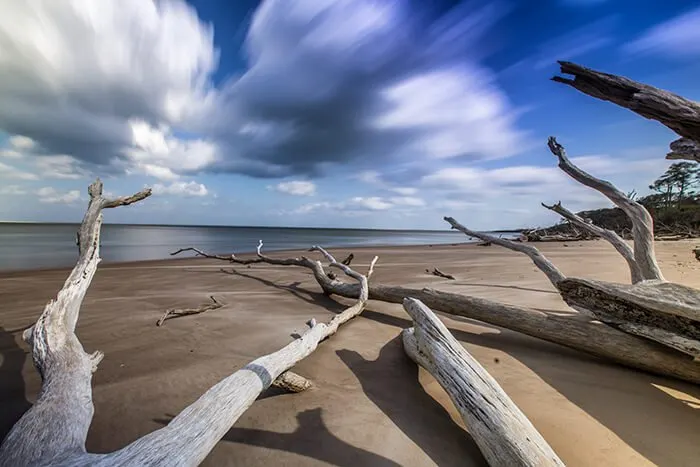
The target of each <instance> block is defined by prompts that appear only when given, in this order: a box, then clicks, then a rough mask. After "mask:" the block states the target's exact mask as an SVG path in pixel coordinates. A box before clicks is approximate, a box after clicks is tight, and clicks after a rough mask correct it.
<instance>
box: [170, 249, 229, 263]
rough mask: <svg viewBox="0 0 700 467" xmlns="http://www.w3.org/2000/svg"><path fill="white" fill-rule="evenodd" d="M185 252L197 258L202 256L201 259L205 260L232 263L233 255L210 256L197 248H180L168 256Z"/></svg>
mask: <svg viewBox="0 0 700 467" xmlns="http://www.w3.org/2000/svg"><path fill="white" fill-rule="evenodd" d="M185 251H194V252H195V254H196V255H197V256H203V257H205V258H210V259H220V260H223V261H231V262H233V255H229V256H224V255H212V254H210V253H205V252H203V251H202V250H200V249H198V248H194V247H189V248H180V249H179V250H177V251H173V252H172V253H170V256H175V255H179V254H180V253H184V252H185Z"/></svg>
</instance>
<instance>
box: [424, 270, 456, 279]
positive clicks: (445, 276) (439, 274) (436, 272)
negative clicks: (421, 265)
mask: <svg viewBox="0 0 700 467" xmlns="http://www.w3.org/2000/svg"><path fill="white" fill-rule="evenodd" d="M425 272H427V273H428V274H432V275H433V276H437V277H442V278H443V279H449V280H451V281H454V280H457V278H456V277H455V276H453V275H452V274H447V273H444V272H442V271H440V270H439V269H438V268H433V270H432V271H431V270H430V269H426V270H425Z"/></svg>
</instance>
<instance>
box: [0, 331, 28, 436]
mask: <svg viewBox="0 0 700 467" xmlns="http://www.w3.org/2000/svg"><path fill="white" fill-rule="evenodd" d="M27 355H29V353H28V352H26V351H25V350H24V349H23V348H22V347H20V346H19V345H18V344H17V337H16V335H15V333H14V332H11V331H8V330H6V329H5V328H3V327H2V326H0V359H1V360H0V361H1V363H0V395H1V396H0V440H2V439H5V436H7V434H8V433H9V432H10V430H11V429H12V427H13V426H14V424H15V423H17V421H18V420H19V419H20V418H21V417H22V415H24V413H25V412H26V411H27V410H29V408H30V407H31V406H32V403H31V402H29V401H28V400H27V398H26V395H25V389H26V385H25V382H24V376H23V375H22V370H23V368H24V363H25V361H26V359H27Z"/></svg>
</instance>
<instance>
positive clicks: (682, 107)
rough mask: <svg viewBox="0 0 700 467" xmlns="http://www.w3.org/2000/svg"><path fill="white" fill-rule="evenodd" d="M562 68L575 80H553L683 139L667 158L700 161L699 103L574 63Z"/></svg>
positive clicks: (561, 62) (558, 77) (559, 77)
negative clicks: (666, 128)
mask: <svg viewBox="0 0 700 467" xmlns="http://www.w3.org/2000/svg"><path fill="white" fill-rule="evenodd" d="M559 65H560V66H561V73H564V74H569V75H573V76H574V78H573V79H570V78H565V77H562V76H555V77H553V78H552V80H553V81H555V82H558V83H563V84H567V85H569V86H571V87H573V88H575V89H578V90H579V91H581V92H582V93H584V94H588V95H589V96H592V97H595V98H597V99H601V100H604V101H609V102H612V103H614V104H617V105H619V106H621V107H625V108H627V109H630V110H631V111H633V112H635V113H637V114H639V115H641V116H642V117H645V118H648V119H650V120H656V121H657V122H660V123H662V124H663V125H665V126H667V127H668V128H670V129H671V130H673V131H675V132H676V133H677V134H678V135H680V136H682V137H683V138H681V139H679V140H676V141H674V142H673V143H672V145H671V152H670V153H669V155H668V156H667V158H669V159H688V160H695V161H700V157H699V156H700V152H699V151H698V148H699V147H698V143H700V104H698V103H697V102H694V101H691V100H688V99H685V98H683V97H681V96H678V95H676V94H673V93H671V92H668V91H664V90H662V89H658V88H655V87H653V86H649V85H647V84H643V83H639V82H637V81H633V80H631V79H629V78H625V77H622V76H617V75H612V74H608V73H602V72H600V71H596V70H592V69H590V68H586V67H583V66H581V65H577V64H575V63H571V62H564V61H560V62H559ZM674 146H675V147H674Z"/></svg>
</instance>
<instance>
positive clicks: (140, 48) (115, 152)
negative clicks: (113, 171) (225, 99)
mask: <svg viewBox="0 0 700 467" xmlns="http://www.w3.org/2000/svg"><path fill="white" fill-rule="evenodd" d="M0 5H1V9H2V15H0V43H3V44H4V46H3V53H2V55H0V129H2V130H4V131H6V132H9V133H11V134H12V133H14V134H20V135H24V136H23V137H22V138H26V139H21V140H20V139H15V140H14V141H15V143H17V144H19V145H20V146H23V147H24V149H30V148H29V146H30V145H31V143H29V141H32V142H34V143H36V144H37V145H41V146H42V147H43V149H44V150H45V151H46V152H47V153H49V154H52V153H53V154H70V155H72V156H75V157H77V158H79V159H81V160H83V161H90V162H100V163H108V162H109V161H110V160H111V159H112V158H114V157H116V156H119V155H120V154H121V152H122V151H123V150H124V148H127V147H129V146H130V145H131V143H132V135H131V131H130V126H129V119H131V118H140V119H143V120H148V121H156V122H165V123H167V124H170V125H173V124H178V123H183V122H185V121H186V120H187V119H188V118H189V117H190V116H192V115H194V114H197V113H198V112H199V110H200V109H201V108H203V107H206V106H207V105H209V102H210V84H209V77H210V75H211V73H212V72H213V70H214V69H215V67H216V65H217V61H218V52H217V51H216V50H215V49H214V45H213V31H212V29H211V27H210V26H208V25H206V24H203V23H202V22H200V21H199V19H198V17H197V14H196V12H195V11H194V9H193V8H191V7H190V6H188V5H187V4H186V3H185V2H184V1H179V0H165V1H156V0H100V1H99V2H94V1H92V0H62V1H58V2H54V1H21V2H15V1H12V0H1V1H0ZM31 146H32V147H33V145H31Z"/></svg>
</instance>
